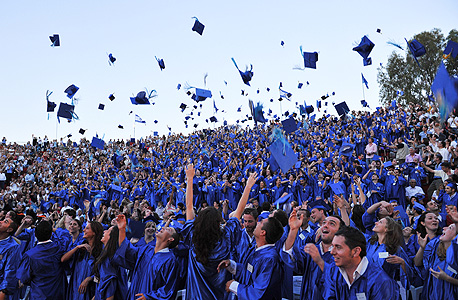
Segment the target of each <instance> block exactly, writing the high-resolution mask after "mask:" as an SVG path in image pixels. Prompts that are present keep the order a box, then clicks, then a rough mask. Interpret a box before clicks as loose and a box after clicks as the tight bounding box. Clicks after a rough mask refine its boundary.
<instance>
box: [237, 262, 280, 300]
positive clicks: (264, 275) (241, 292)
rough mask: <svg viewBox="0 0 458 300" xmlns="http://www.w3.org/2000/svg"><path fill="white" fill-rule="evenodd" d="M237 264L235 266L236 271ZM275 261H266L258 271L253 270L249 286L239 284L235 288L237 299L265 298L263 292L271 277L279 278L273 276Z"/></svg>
mask: <svg viewBox="0 0 458 300" xmlns="http://www.w3.org/2000/svg"><path fill="white" fill-rule="evenodd" d="M238 268H239V264H237V269H238ZM274 271H275V261H274V259H266V260H265V261H264V263H262V264H261V265H260V268H259V269H258V270H254V271H253V274H252V280H250V284H243V283H239V286H238V288H237V297H238V299H240V300H244V299H250V300H251V299H261V298H262V297H263V296H265V292H266V290H267V288H268V286H269V283H270V282H271V279H272V277H273V276H279V274H274Z"/></svg>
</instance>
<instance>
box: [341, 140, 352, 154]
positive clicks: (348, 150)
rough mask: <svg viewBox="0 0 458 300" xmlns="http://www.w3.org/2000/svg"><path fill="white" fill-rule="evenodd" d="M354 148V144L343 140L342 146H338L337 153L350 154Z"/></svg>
mask: <svg viewBox="0 0 458 300" xmlns="http://www.w3.org/2000/svg"><path fill="white" fill-rule="evenodd" d="M354 149H355V145H354V144H350V143H347V142H343V143H342V146H340V148H339V155H343V156H351V154H352V153H353V150H354Z"/></svg>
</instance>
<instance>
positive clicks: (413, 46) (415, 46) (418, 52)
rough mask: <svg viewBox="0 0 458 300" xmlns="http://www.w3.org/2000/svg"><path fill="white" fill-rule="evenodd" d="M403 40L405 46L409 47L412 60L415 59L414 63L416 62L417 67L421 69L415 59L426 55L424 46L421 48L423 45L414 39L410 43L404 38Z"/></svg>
mask: <svg viewBox="0 0 458 300" xmlns="http://www.w3.org/2000/svg"><path fill="white" fill-rule="evenodd" d="M404 39H405V40H406V42H407V46H408V47H409V50H410V53H411V54H412V56H413V59H415V61H416V62H417V65H418V66H419V67H420V68H421V66H420V63H419V62H418V60H417V58H418V57H421V56H423V55H425V54H426V48H425V46H423V44H422V43H420V42H419V41H417V40H416V39H413V40H412V41H411V42H410V43H409V41H407V39H406V38H404Z"/></svg>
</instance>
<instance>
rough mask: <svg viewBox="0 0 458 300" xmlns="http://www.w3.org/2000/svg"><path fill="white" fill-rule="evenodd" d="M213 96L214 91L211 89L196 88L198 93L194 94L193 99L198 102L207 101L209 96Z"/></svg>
mask: <svg viewBox="0 0 458 300" xmlns="http://www.w3.org/2000/svg"><path fill="white" fill-rule="evenodd" d="M211 97H212V92H211V91H210V90H204V89H199V88H196V93H195V94H193V95H192V97H191V98H192V99H193V100H194V101H196V102H200V101H205V99H207V98H211Z"/></svg>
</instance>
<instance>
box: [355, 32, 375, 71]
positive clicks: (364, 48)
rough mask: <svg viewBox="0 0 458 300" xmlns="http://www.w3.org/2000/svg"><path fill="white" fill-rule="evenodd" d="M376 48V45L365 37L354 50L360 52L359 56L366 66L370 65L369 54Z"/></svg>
mask: <svg viewBox="0 0 458 300" xmlns="http://www.w3.org/2000/svg"><path fill="white" fill-rule="evenodd" d="M374 46H375V44H374V43H372V42H371V40H369V38H368V37H367V36H363V37H362V39H361V42H360V43H359V45H358V46H356V47H354V48H353V51H356V52H358V53H359V55H361V56H362V57H363V63H364V65H365V66H367V65H368V64H369V60H368V58H369V54H370V53H371V51H372V49H373V48H374ZM371 63H372V61H371Z"/></svg>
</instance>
